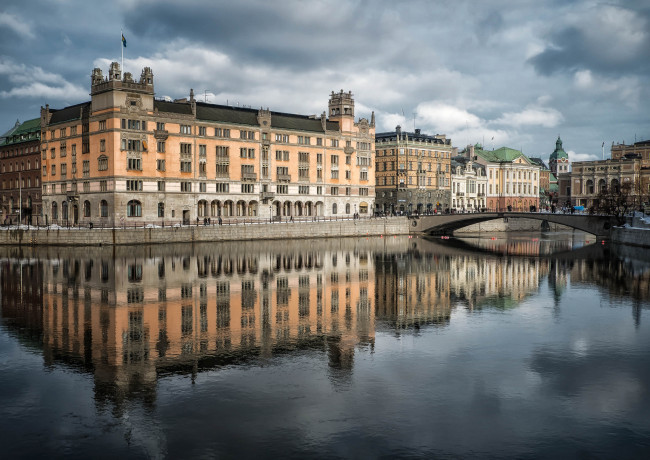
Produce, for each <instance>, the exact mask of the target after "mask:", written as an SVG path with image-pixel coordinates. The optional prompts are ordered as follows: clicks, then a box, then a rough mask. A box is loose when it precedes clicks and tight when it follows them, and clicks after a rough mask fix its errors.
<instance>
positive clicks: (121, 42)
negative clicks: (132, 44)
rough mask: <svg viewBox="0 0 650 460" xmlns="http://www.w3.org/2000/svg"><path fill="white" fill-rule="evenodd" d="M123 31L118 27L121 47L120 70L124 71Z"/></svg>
mask: <svg viewBox="0 0 650 460" xmlns="http://www.w3.org/2000/svg"><path fill="white" fill-rule="evenodd" d="M123 37H124V31H123V30H122V29H120V48H121V49H122V72H124V41H123Z"/></svg>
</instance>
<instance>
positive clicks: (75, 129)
mask: <svg viewBox="0 0 650 460" xmlns="http://www.w3.org/2000/svg"><path fill="white" fill-rule="evenodd" d="M70 135H71V136H76V135H77V127H76V126H70Z"/></svg>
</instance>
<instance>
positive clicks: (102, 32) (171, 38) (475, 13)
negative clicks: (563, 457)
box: [0, 0, 650, 161]
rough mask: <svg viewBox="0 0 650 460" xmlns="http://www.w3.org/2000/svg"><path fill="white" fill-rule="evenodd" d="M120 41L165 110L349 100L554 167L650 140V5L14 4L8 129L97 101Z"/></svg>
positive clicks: (564, 0) (2, 26)
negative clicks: (94, 79) (554, 159)
mask: <svg viewBox="0 0 650 460" xmlns="http://www.w3.org/2000/svg"><path fill="white" fill-rule="evenodd" d="M121 31H123V33H124V36H125V38H126V40H127V47H126V48H125V49H124V70H125V71H126V72H131V73H132V74H133V76H134V77H135V78H136V79H137V78H138V77H139V76H140V73H141V71H142V68H143V67H145V66H149V67H151V68H152V70H153V73H154V85H155V91H156V96H157V97H164V96H168V97H171V98H174V99H176V98H183V97H188V96H189V92H190V88H193V89H194V92H195V94H196V96H197V99H199V100H205V101H207V102H210V103H215V104H230V105H238V104H239V105H240V106H250V107H253V108H258V107H264V108H267V107H268V108H269V109H271V110H273V111H280V112H290V113H298V114H304V115H311V114H320V113H322V112H323V111H325V110H327V101H328V98H329V94H330V93H331V91H339V90H341V89H343V90H345V91H352V93H353V95H354V98H355V103H356V108H355V111H356V113H355V115H356V117H357V118H361V117H363V118H368V119H370V115H371V113H372V112H373V111H374V112H375V117H376V124H377V132H386V131H394V130H395V127H396V126H397V125H400V126H401V127H402V129H403V130H407V131H413V129H414V128H419V129H421V130H422V132H423V133H427V134H446V135H447V136H448V137H449V138H451V140H452V144H453V145H454V146H456V147H459V149H462V148H463V147H464V146H466V145H467V144H469V143H472V144H474V143H477V142H478V143H481V144H483V145H484V147H486V148H488V149H492V148H499V147H501V146H508V147H511V148H515V149H518V150H522V151H523V152H524V153H525V154H526V155H528V156H532V157H541V158H542V159H544V160H547V159H548V156H549V155H550V154H551V153H552V152H553V150H554V148H555V141H556V139H557V137H558V135H559V136H561V138H562V141H563V143H564V149H565V150H566V151H567V152H568V153H569V157H570V159H571V160H572V161H581V160H590V159H594V160H595V159H600V158H601V157H602V154H603V143H604V153H605V157H608V156H609V150H610V147H611V144H612V142H615V143H622V142H625V143H628V144H630V143H633V142H634V140H635V139H636V140H638V141H640V140H646V139H650V104H649V103H650V2H647V1H646V0H629V1H622V0H620V1H617V0H612V1H609V2H601V1H588V0H576V1H570V0H544V1H539V0H517V1H516V2H513V1H512V0H508V1H506V0H483V1H479V0H439V1H438V0H428V1H426V0H421V1H417V0H413V1H406V0H402V1H400V0H372V1H371V0H320V1H319V0H316V1H308V0H282V1H277V0H276V1H269V0H237V1H221V0H183V1H177V0H174V1H172V0H112V1H104V2H98V1H88V0H3V1H2V4H1V5H0V132H2V133H4V132H5V131H7V130H9V129H10V128H11V127H13V125H14V123H15V122H16V119H19V120H20V121H24V120H27V119H31V118H37V117H39V116H40V107H41V106H45V104H49V105H50V107H51V108H63V107H65V106H67V105H72V104H76V103H80V102H84V101H88V100H90V96H89V92H90V75H91V72H92V69H93V68H94V67H99V68H101V69H102V71H103V72H104V75H106V74H107V72H108V68H109V65H110V62H112V61H118V62H120V61H121V52H122V47H121V46H122V45H121V36H120V33H121Z"/></svg>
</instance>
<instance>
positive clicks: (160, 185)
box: [158, 180, 165, 192]
mask: <svg viewBox="0 0 650 460" xmlns="http://www.w3.org/2000/svg"><path fill="white" fill-rule="evenodd" d="M158 191H159V192H164V191H165V181H164V180H159V181H158Z"/></svg>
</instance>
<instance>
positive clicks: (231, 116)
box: [154, 100, 339, 133]
mask: <svg viewBox="0 0 650 460" xmlns="http://www.w3.org/2000/svg"><path fill="white" fill-rule="evenodd" d="M154 108H155V109H157V110H158V111H159V112H167V113H175V114H181V115H192V105H191V104H190V103H189V102H167V101H158V100H156V101H154ZM258 113H259V110H257V109H251V108H246V107H232V106H229V105H218V104H207V103H205V102H196V119H197V121H210V122H222V123H232V124H237V125H248V126H259V121H258V119H257V115H258ZM270 113H271V127H272V128H276V129H292V130H296V131H311V132H320V133H322V132H323V125H322V123H321V119H320V118H314V117H310V116H307V115H297V114H290V113H283V112H272V111H271V112H270ZM326 129H327V130H330V131H337V130H338V129H339V124H338V122H336V121H329V120H327V121H326Z"/></svg>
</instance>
